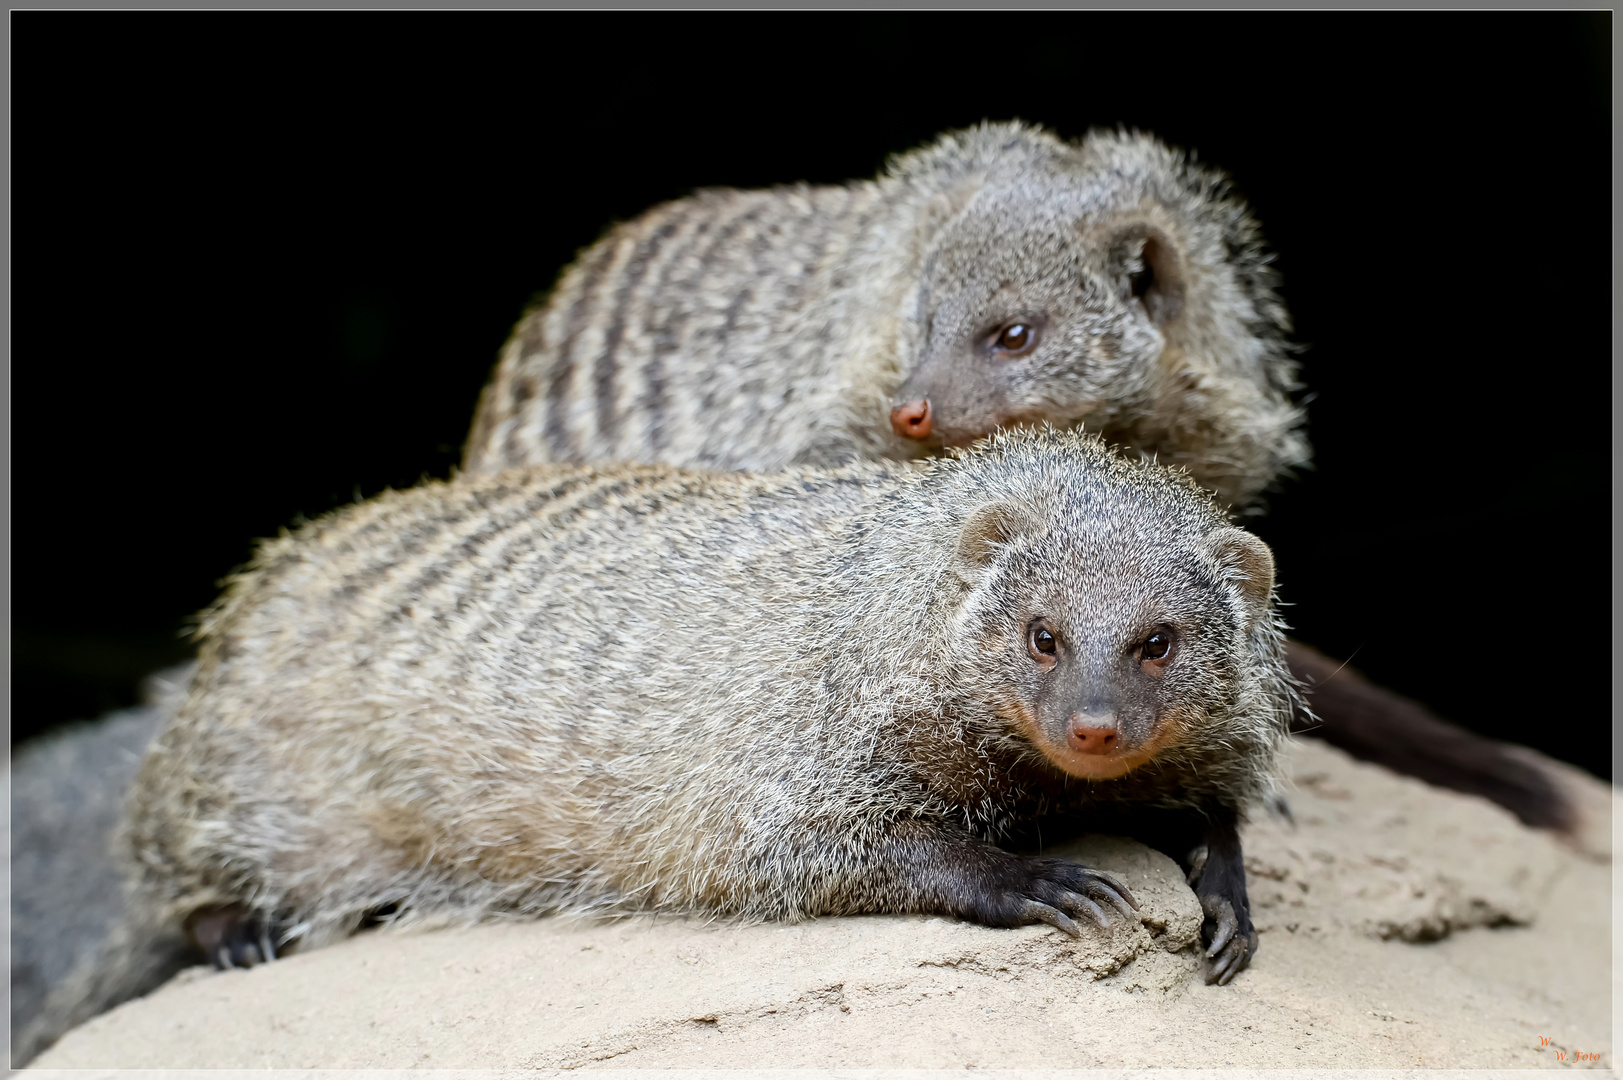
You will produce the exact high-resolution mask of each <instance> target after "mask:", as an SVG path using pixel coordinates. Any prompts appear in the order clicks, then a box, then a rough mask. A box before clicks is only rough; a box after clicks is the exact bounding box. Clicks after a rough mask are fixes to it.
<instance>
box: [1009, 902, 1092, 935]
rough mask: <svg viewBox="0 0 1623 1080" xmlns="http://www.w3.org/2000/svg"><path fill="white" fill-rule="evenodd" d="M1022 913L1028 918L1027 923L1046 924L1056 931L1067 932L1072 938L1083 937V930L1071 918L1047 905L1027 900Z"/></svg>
mask: <svg viewBox="0 0 1623 1080" xmlns="http://www.w3.org/2000/svg"><path fill="white" fill-rule="evenodd" d="M1022 913H1023V914H1024V915H1025V916H1026V921H1027V922H1045V923H1047V924H1048V925H1049V926H1052V927H1054V928H1055V929H1058V930H1063V931H1065V933H1067V934H1070V935H1071V936H1072V937H1081V936H1082V928H1081V927H1079V926H1077V925H1076V923H1074V922H1072V921H1071V919H1070V917H1069V916H1067V915H1066V914H1065V913H1064V912H1063V911H1059V910H1056V909H1055V908H1051V907H1049V906H1048V905H1047V904H1043V903H1039V902H1038V901H1036V900H1027V901H1026V903H1025V906H1024V908H1022Z"/></svg>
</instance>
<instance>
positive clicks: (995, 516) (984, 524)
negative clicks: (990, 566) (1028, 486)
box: [958, 499, 1031, 567]
mask: <svg viewBox="0 0 1623 1080" xmlns="http://www.w3.org/2000/svg"><path fill="white" fill-rule="evenodd" d="M1030 525H1031V515H1030V514H1029V513H1027V511H1026V508H1025V507H1023V506H1021V505H1020V504H1019V503H1015V502H1010V501H1008V500H1007V499H1005V500H1002V501H1000V502H992V503H987V504H986V505H984V506H980V507H977V508H976V509H975V510H974V512H973V513H971V514H970V515H969V518H968V520H966V521H965V522H964V530H963V532H961V533H959V534H958V561H959V562H961V563H963V564H964V565H966V566H969V567H981V566H985V565H986V564H987V563H989V562H991V561H992V557H993V556H994V555H996V554H997V549H998V545H1000V544H1007V543H1008V542H1009V541H1011V540H1013V539H1015V538H1016V537H1018V536H1020V535H1021V534H1022V533H1024V532H1025V531H1026V530H1027V529H1028V528H1029V527H1030Z"/></svg>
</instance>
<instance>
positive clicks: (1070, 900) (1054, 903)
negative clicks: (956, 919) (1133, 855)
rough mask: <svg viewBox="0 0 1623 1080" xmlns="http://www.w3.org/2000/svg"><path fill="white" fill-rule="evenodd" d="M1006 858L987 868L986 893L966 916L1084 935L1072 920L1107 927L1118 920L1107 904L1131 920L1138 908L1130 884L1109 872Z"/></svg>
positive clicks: (991, 922) (1056, 861) (1049, 861)
mask: <svg viewBox="0 0 1623 1080" xmlns="http://www.w3.org/2000/svg"><path fill="white" fill-rule="evenodd" d="M1006 858H1007V859H1008V861H1007V862H1001V861H1000V862H998V863H996V864H994V865H993V866H992V867H989V868H988V870H989V872H988V873H987V876H986V877H985V878H982V879H981V882H982V883H983V884H981V888H983V889H985V892H984V893H980V894H979V896H978V897H977V900H976V902H975V903H974V904H973V906H971V907H970V908H969V909H968V910H964V911H962V913H963V914H967V915H969V916H970V917H972V918H974V919H976V920H977V921H979V922H983V923H986V924H987V925H989V926H1021V925H1026V924H1029V923H1033V922H1045V923H1048V924H1049V925H1050V926H1053V927H1056V928H1058V929H1060V930H1063V931H1064V932H1065V933H1067V934H1071V935H1073V936H1080V934H1081V932H1082V931H1081V929H1080V927H1079V926H1078V925H1077V923H1076V922H1075V921H1073V919H1072V916H1075V917H1076V918H1077V919H1085V920H1087V921H1089V922H1092V923H1094V924H1096V925H1097V926H1099V927H1101V928H1106V929H1108V928H1109V927H1110V926H1111V925H1113V923H1114V921H1115V920H1113V919H1112V918H1111V916H1110V914H1109V913H1108V912H1107V911H1106V909H1105V908H1106V905H1108V906H1109V907H1112V908H1115V909H1116V910H1117V911H1119V912H1121V913H1122V915H1124V916H1126V917H1129V918H1131V917H1132V913H1133V911H1134V910H1136V908H1137V907H1138V901H1136V900H1135V899H1133V895H1132V893H1130V892H1129V891H1128V889H1127V886H1125V885H1123V884H1122V883H1121V882H1119V881H1117V880H1116V879H1115V878H1114V877H1113V876H1111V875H1110V874H1106V873H1103V872H1101V871H1098V870H1090V869H1088V868H1087V867H1085V866H1079V865H1077V864H1076V863H1073V862H1066V861H1064V860H1061V859H1043V858H1027V857H1021V856H1007V857H1006ZM1101 902H1102V903H1101ZM961 910H962V909H961Z"/></svg>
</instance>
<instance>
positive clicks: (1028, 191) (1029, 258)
mask: <svg viewBox="0 0 1623 1080" xmlns="http://www.w3.org/2000/svg"><path fill="white" fill-rule="evenodd" d="M1288 330H1289V320H1288V317H1287V315H1286V313H1285V309H1284V306H1283V305H1282V304H1281V303H1280V302H1279V300H1278V298H1277V297H1276V295H1275V294H1274V291H1273V274H1272V271H1271V269H1270V267H1269V265H1268V256H1267V255H1266V254H1265V253H1264V251H1263V248H1262V244H1261V240H1260V236H1259V234H1258V231H1257V227H1256V224H1255V222H1253V221H1252V219H1251V217H1250V215H1249V214H1248V212H1247V211H1246V208H1245V206H1244V205H1243V204H1242V203H1241V202H1240V201H1239V200H1238V199H1237V198H1235V197H1233V196H1232V195H1230V194H1229V193H1228V190H1227V186H1226V182H1225V181H1224V178H1223V177H1222V176H1221V175H1220V174H1218V173H1216V172H1214V171H1211V170H1208V169H1206V168H1204V167H1201V166H1198V165H1196V164H1195V163H1194V162H1192V161H1191V160H1190V159H1189V158H1188V157H1187V156H1186V155H1184V154H1182V153H1179V152H1176V151H1173V150H1171V149H1169V148H1167V147H1166V146H1164V145H1163V144H1161V143H1159V142H1157V141H1155V140H1154V139H1151V138H1148V137H1145V136H1136V135H1125V134H1112V133H1101V132H1095V133H1093V134H1091V135H1089V136H1088V137H1087V138H1086V139H1085V140H1083V141H1082V142H1081V143H1079V144H1076V145H1072V144H1068V143H1065V142H1063V141H1061V140H1059V139H1056V138H1054V137H1053V136H1051V135H1048V134H1047V133H1045V132H1043V131H1041V130H1039V129H1036V128H1031V127H1027V126H1024V125H1020V124H987V125H982V126H980V127H977V128H971V129H968V130H964V131H959V132H954V133H951V134H948V135H945V136H943V137H942V138H941V139H939V140H938V141H937V142H936V143H934V144H933V145H931V146H928V147H926V148H923V149H921V150H917V151H914V152H912V153H908V154H904V155H901V156H900V157H898V158H896V159H894V160H893V162H892V163H891V165H890V167H889V168H888V169H887V170H886V172H885V173H884V174H883V175H881V176H880V177H879V178H878V179H876V180H870V181H860V182H855V183H851V184H848V185H845V186H843V187H807V186H800V187H787V188H778V189H774V190H769V191H732V190H716V191H704V192H701V193H699V194H697V195H695V196H693V197H691V198H687V199H682V200H679V201H676V202H673V203H668V204H665V205H663V206H658V207H655V208H654V209H652V210H650V211H648V212H647V213H645V214H643V215H641V216H640V217H638V218H636V219H635V220H633V221H631V222H629V223H626V224H623V225H620V226H618V227H616V228H614V229H612V230H611V231H610V232H609V234H608V235H607V236H605V237H604V238H603V239H602V240H601V241H599V242H598V243H597V244H595V245H594V246H593V247H591V248H590V249H588V250H587V251H585V252H584V253H583V254H582V255H581V257H580V259H579V260H578V261H577V262H576V263H575V265H574V266H572V267H571V268H570V269H569V270H567V271H566V272H565V273H564V274H563V276H562V277H561V278H560V280H559V282H558V284H557V287H556V288H555V289H554V290H553V291H552V293H551V295H550V297H549V298H548V299H547V301H546V302H545V303H544V304H543V305H542V306H540V307H538V308H536V309H534V310H532V311H531V312H530V313H529V314H527V315H526V316H525V317H524V319H523V320H522V321H521V322H520V323H519V325H518V327H517V328H516V329H515V330H514V332H513V335H512V337H511V339H510V340H509V341H508V343H507V345H506V347H505V348H504V350H503V352H502V357H501V361H500V363H499V364H498V367H497V371H496V374H495V377H494V378H493V380H492V382H491V384H490V385H489V387H488V388H487V389H486V391H485V393H484V395H483V397H482V399H481V401H480V405H479V409H478V413H477V416H476V418H475V422H474V426H473V430H472V433H471V435H470V437H469V440H468V445H467V448H466V452H465V460H464V465H465V468H466V469H467V470H468V471H470V472H489V471H496V470H499V469H502V468H505V467H509V466H513V465H524V464H536V463H539V462H590V461H611V460H620V461H646V462H669V463H672V464H677V465H684V466H692V465H697V466H702V467H713V468H729V469H750V470H772V469H779V468H784V467H786V466H791V465H800V464H837V463H843V462H849V461H854V460H860V459H906V458H912V457H917V456H919V455H921V454H923V453H926V452H929V451H933V450H939V449H940V448H942V447H943V446H962V445H966V444H967V443H969V442H970V441H972V440H973V439H975V438H978V437H979V436H981V435H984V434H985V433H986V432H988V431H991V430H992V429H994V428H997V427H1003V426H1009V425H1012V424H1015V423H1019V422H1030V423H1050V424H1053V425H1055V426H1070V425H1076V424H1082V425H1085V426H1086V427H1087V428H1088V429H1089V430H1093V431H1096V432H1100V433H1102V434H1103V435H1104V436H1105V437H1106V438H1107V439H1108V440H1110V441H1113V442H1117V443H1120V444H1123V445H1127V446H1131V447H1135V448H1137V449H1139V450H1142V451H1145V452H1148V453H1152V454H1156V455H1159V457H1160V459H1161V460H1162V461H1164V462H1172V463H1177V464H1180V465H1183V466H1184V467H1185V468H1187V469H1188V470H1189V471H1190V473H1191V474H1193V475H1194V476H1195V477H1196V478H1197V479H1199V480H1201V482H1202V483H1204V484H1206V485H1207V486H1208V487H1210V488H1212V489H1213V490H1215V491H1217V492H1218V493H1219V494H1220V495H1221V496H1222V497H1223V498H1224V499H1226V500H1227V501H1229V502H1231V503H1237V504H1243V503H1246V502H1249V501H1251V500H1252V499H1253V498H1254V497H1255V496H1256V495H1257V494H1258V493H1260V492H1261V491H1262V490H1263V489H1264V488H1266V487H1267V486H1268V485H1269V484H1270V483H1272V482H1273V481H1274V480H1275V479H1276V478H1277V477H1278V476H1279V475H1280V474H1281V473H1282V472H1283V471H1285V470H1287V469H1289V468H1290V467H1292V466H1295V465H1299V464H1302V463H1303V462H1305V461H1306V460H1307V457H1308V449H1307V444H1306V441H1305V440H1304V438H1303V437H1302V435H1301V431H1300V426H1301V423H1302V412H1301V410H1300V409H1299V408H1298V407H1296V406H1295V405H1294V404H1292V403H1291V401H1290V400H1289V397H1288V393H1289V391H1290V390H1291V389H1292V388H1293V387H1294V386H1295V371H1296V369H1295V364H1294V362H1293V360H1292V359H1291V356H1290V353H1289V350H1288V348H1287V342H1286V338H1287V333H1288Z"/></svg>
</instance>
